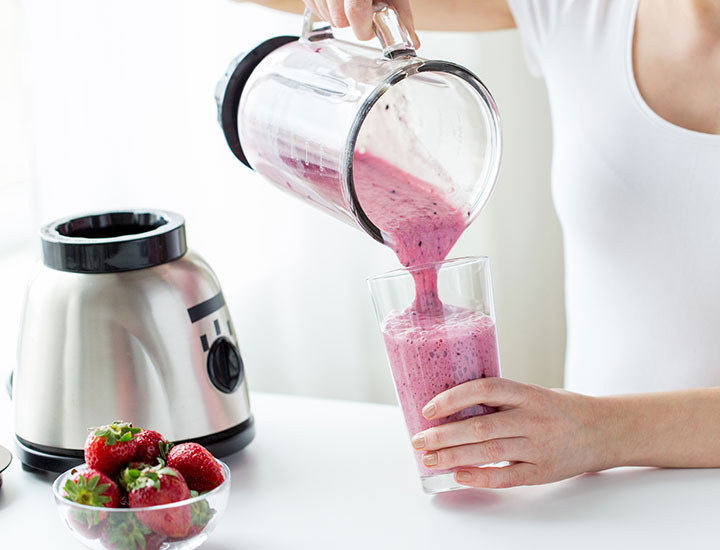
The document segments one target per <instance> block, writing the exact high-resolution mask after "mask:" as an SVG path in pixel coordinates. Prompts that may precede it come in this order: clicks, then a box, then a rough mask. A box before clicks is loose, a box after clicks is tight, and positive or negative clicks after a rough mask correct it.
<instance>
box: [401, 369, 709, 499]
mask: <svg viewBox="0 0 720 550" xmlns="http://www.w3.org/2000/svg"><path fill="white" fill-rule="evenodd" d="M479 403H483V404H486V405H491V406H494V407H497V408H498V412H495V413H492V414H488V415H485V416H478V417H474V418H469V419H466V420H462V421H459V422H452V423H448V424H444V425H442V426H438V427H435V428H430V429H428V430H425V431H424V432H421V433H420V434H417V435H416V436H415V437H414V438H413V446H414V447H415V448H416V449H420V450H424V451H426V452H425V454H424V457H423V462H424V463H425V465H426V466H428V467H429V468H438V469H447V468H456V467H462V466H468V465H472V464H487V463H493V462H502V461H509V462H511V465H510V466H508V467H506V468H472V467H468V468H463V469H461V470H459V471H457V472H456V473H455V477H456V479H457V480H458V482H460V483H464V484H466V485H470V486H474V487H511V486H515V485H535V484H540V483H549V482H552V481H558V480H560V479H565V478H568V477H571V476H574V475H577V474H581V473H585V472H596V471H600V470H605V469H607V468H613V467H617V466H659V467H681V468H701V467H720V437H718V432H720V388H708V389H697V390H680V391H672V392H663V393H648V394H638V395H623V396H612V397H589V396H586V395H581V394H577V393H571V392H567V391H564V390H549V389H546V388H542V387H539V386H534V385H529V384H521V383H519V382H513V381H511V380H507V379H501V378H486V379H481V380H473V381H471V382H466V383H465V384H461V385H459V386H456V387H454V388H451V389H449V390H447V391H445V392H443V393H441V394H439V395H437V396H436V397H435V398H433V399H432V400H431V401H430V402H429V403H428V404H427V405H426V407H425V408H424V409H423V414H424V415H425V416H426V417H427V418H433V419H435V418H442V417H445V416H448V415H450V414H453V413H455V412H458V411H460V410H462V409H464V408H466V407H468V406H470V405H476V404H479Z"/></svg>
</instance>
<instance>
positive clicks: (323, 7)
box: [304, 0, 331, 21]
mask: <svg viewBox="0 0 720 550" xmlns="http://www.w3.org/2000/svg"><path fill="white" fill-rule="evenodd" d="M304 1H305V5H306V6H307V7H308V8H310V9H311V10H312V12H313V13H314V14H315V15H316V16H317V17H319V18H320V19H321V20H323V21H331V19H330V12H329V11H328V9H327V4H326V0H304Z"/></svg>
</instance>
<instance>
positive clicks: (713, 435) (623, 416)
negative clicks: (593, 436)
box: [599, 388, 720, 468]
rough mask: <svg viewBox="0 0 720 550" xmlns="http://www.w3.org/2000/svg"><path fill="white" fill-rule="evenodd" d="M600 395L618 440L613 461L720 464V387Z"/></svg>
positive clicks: (662, 464)
mask: <svg viewBox="0 0 720 550" xmlns="http://www.w3.org/2000/svg"><path fill="white" fill-rule="evenodd" d="M599 401H600V402H601V406H602V407H603V408H604V409H605V410H606V411H607V414H608V422H607V424H608V426H607V427H608V429H609V430H610V431H611V433H612V434H613V439H614V440H615V442H616V445H615V449H614V454H615V458H614V460H613V462H614V464H612V465H613V466H659V467H664V468H717V467H720V388H703V389H694V390H677V391H669V392H659V393H646V394H637V395H623V396H617V397H602V398H599ZM610 419H613V420H610Z"/></svg>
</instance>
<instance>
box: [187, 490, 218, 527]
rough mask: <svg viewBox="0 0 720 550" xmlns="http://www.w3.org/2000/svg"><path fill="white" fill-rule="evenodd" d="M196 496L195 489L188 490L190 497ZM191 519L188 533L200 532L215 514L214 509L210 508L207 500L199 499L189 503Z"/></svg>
mask: <svg viewBox="0 0 720 550" xmlns="http://www.w3.org/2000/svg"><path fill="white" fill-rule="evenodd" d="M196 496H198V492H197V491H190V498H193V497H196ZM190 511H191V513H192V514H191V519H190V531H189V532H188V535H197V534H198V533H200V532H201V531H202V530H203V529H205V527H206V526H207V524H208V523H210V520H211V519H212V517H213V516H214V515H215V509H214V508H210V505H209V504H208V501H207V500H199V501H197V502H193V503H192V504H191V505H190Z"/></svg>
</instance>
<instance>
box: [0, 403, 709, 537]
mask: <svg viewBox="0 0 720 550" xmlns="http://www.w3.org/2000/svg"><path fill="white" fill-rule="evenodd" d="M252 408H253V412H254V414H255V419H256V422H257V436H256V438H255V440H254V441H253V442H252V443H251V444H250V445H249V446H248V447H247V448H246V449H245V450H244V451H241V452H239V453H236V454H235V455H233V456H231V457H227V458H226V459H225V460H226V462H227V463H228V464H229V465H230V467H231V468H232V473H233V477H232V491H231V496H230V502H229V504H228V509H227V511H226V512H225V514H224V516H223V517H222V519H221V521H220V522H219V525H218V528H217V530H216V531H215V532H214V533H213V534H212V535H211V536H210V539H209V540H208V542H207V543H206V544H205V545H203V546H202V548H203V549H205V550H231V549H249V550H255V549H257V550H261V549H262V550H264V549H273V550H274V549H286V548H287V549H304V548H308V549H310V548H312V549H322V548H332V549H333V550H335V549H338V548H343V549H345V548H381V549H384V548H388V549H404V548H413V549H418V548H423V549H424V548H428V549H429V548H433V549H440V548H444V549H452V548H463V547H464V546H465V545H470V546H471V547H472V548H502V549H503V550H509V549H514V548H518V549H519V548H532V549H541V548H552V549H553V550H556V549H559V548H583V549H592V548H602V549H603V550H607V548H608V547H613V546H614V547H616V548H652V549H664V548H672V549H673V550H677V549H679V548H681V549H686V548H717V547H718V545H719V544H720V543H719V542H718V531H717V523H716V522H717V521H718V519H717V518H718V515H719V513H720V470H657V469H650V468H621V469H617V470H613V471H608V472H603V473H600V474H594V475H585V476H580V477H577V478H574V479H570V480H566V481H562V482H559V483H554V484H550V485H545V486H538V487H519V488H514V489H504V490H463V491H457V492H453V493H445V494H443V495H438V496H434V497H433V496H429V495H426V494H425V493H423V492H422V489H421V488H420V482H419V480H418V476H417V473H416V470H415V464H414V461H413V458H412V454H411V450H410V446H409V443H408V440H407V435H406V432H405V427H404V424H403V422H402V417H401V413H400V411H399V409H398V408H397V407H392V406H387V405H374V404H367V403H354V402H341V401H330V400H322V399H309V398H299V397H290V396H283V395H273V394H252ZM10 413H11V404H10V401H9V400H8V399H7V396H6V395H5V392H4V391H3V392H2V394H1V395H0V419H1V420H0V422H1V424H0V444H2V445H4V446H5V447H8V448H10V449H11V450H12V451H14V449H13V448H12V422H11V415H10ZM51 479H52V477H50V476H48V477H47V478H45V477H43V476H38V475H36V474H30V473H27V472H25V471H23V470H22V468H21V467H20V464H19V461H18V460H17V458H15V460H14V461H13V464H12V465H11V466H10V468H9V469H8V470H7V471H6V472H5V473H4V474H3V480H4V484H3V487H2V489H0V548H2V549H3V550H4V549H6V548H7V549H10V548H13V549H14V548H44V549H45V548H48V549H50V548H52V549H74V548H81V546H80V545H79V544H78V543H76V542H75V540H74V539H73V538H72V536H71V535H70V534H69V533H68V532H66V531H65V528H64V527H63V526H62V524H61V522H60V520H59V518H58V515H57V512H56V510H55V504H54V502H53V498H52V492H51V489H50V482H51ZM38 520H39V521H38ZM33 525H34V526H37V527H36V528H33V527H32V526H33Z"/></svg>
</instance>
